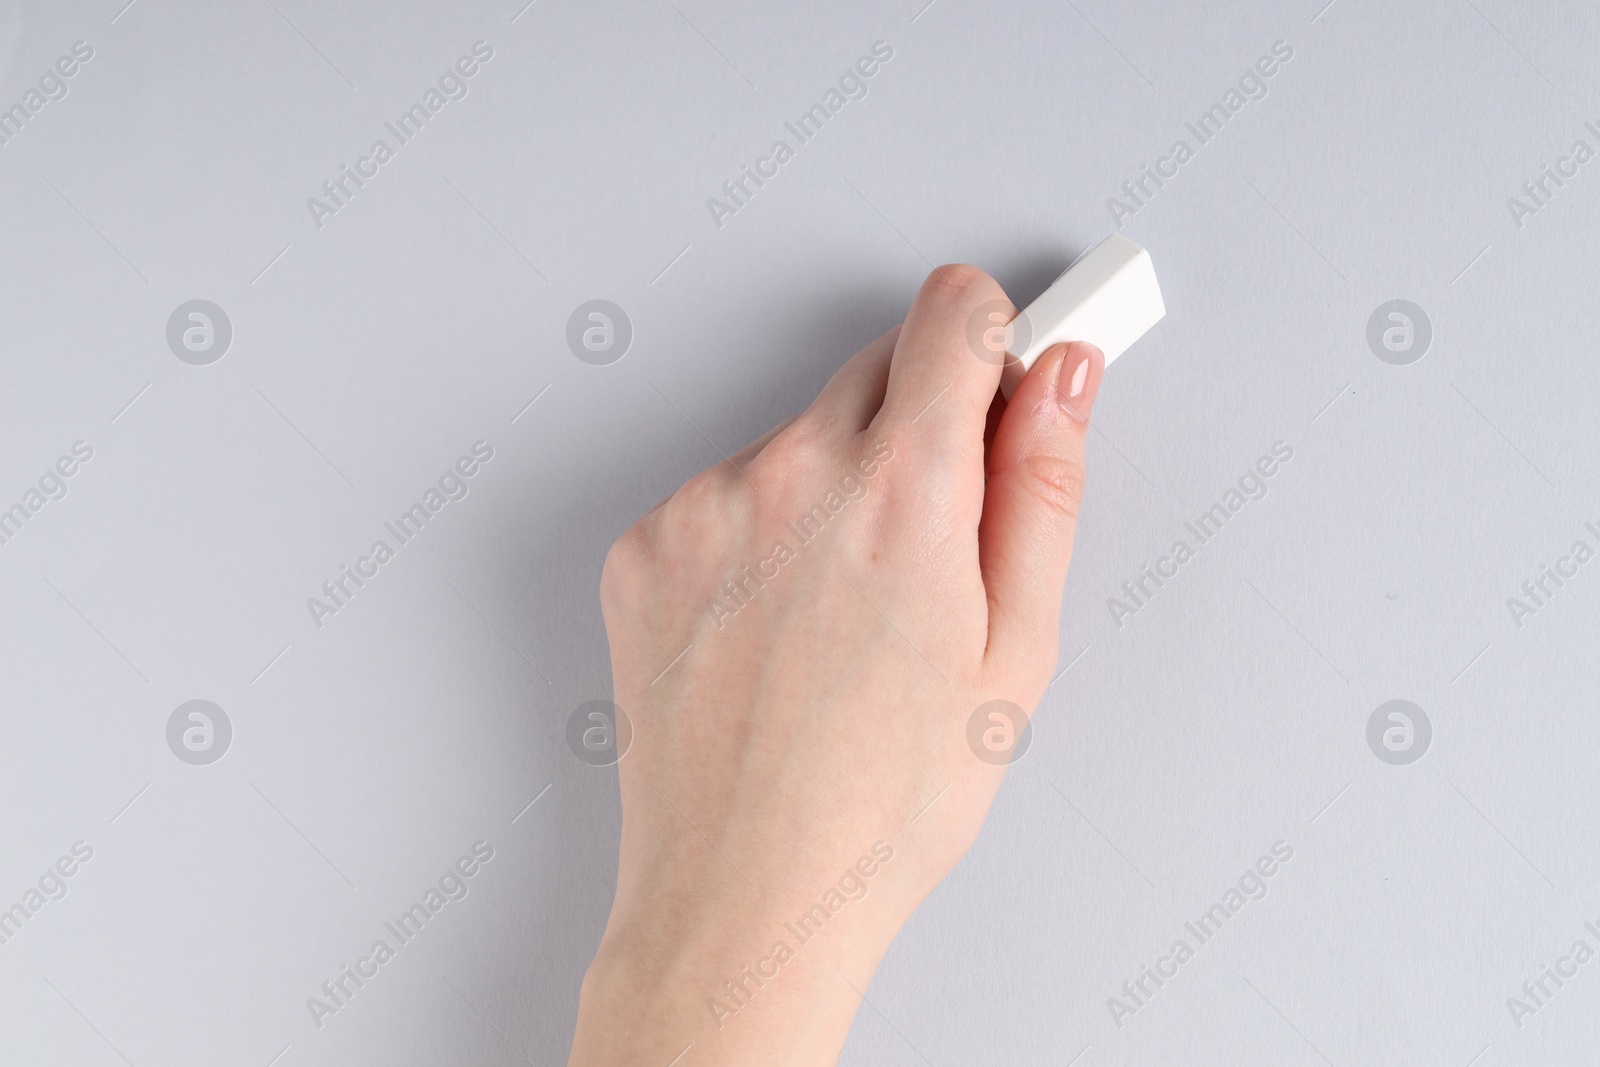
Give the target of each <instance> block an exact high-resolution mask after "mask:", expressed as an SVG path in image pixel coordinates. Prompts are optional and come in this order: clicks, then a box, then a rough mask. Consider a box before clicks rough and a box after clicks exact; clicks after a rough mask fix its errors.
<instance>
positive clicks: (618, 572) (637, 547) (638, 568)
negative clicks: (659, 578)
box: [600, 520, 650, 603]
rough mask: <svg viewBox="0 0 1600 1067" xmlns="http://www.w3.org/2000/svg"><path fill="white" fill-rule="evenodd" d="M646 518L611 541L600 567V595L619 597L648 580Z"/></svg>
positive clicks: (608, 598) (611, 597)
mask: <svg viewBox="0 0 1600 1067" xmlns="http://www.w3.org/2000/svg"><path fill="white" fill-rule="evenodd" d="M646 542H647V535H646V533H645V529H644V521H643V520H640V521H639V522H636V523H634V524H633V525H632V526H630V527H628V528H627V529H626V530H624V531H623V533H622V536H621V537H618V538H617V539H616V540H615V541H613V542H611V547H610V548H609V549H607V550H606V558H605V562H604V563H603V564H602V565H601V567H600V599H601V601H602V602H603V603H604V602H612V601H617V600H618V599H619V598H622V597H625V596H626V595H627V594H628V593H629V591H631V590H633V589H636V588H638V587H639V585H640V583H641V582H642V581H644V580H645V573H646V569H647V564H648V560H649V557H650V551H649V548H648V546H647V543H646Z"/></svg>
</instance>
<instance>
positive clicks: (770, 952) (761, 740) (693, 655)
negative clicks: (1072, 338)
mask: <svg viewBox="0 0 1600 1067" xmlns="http://www.w3.org/2000/svg"><path fill="white" fill-rule="evenodd" d="M995 301H1000V302H1002V304H1001V306H1003V307H1004V308H1005V309H1006V311H1005V313H1004V315H1003V318H1001V319H1000V320H999V321H1004V319H1008V318H1009V317H1010V316H1011V315H1012V314H1014V313H1015V312H1014V309H1011V308H1010V305H1009V304H1008V303H1004V301H1005V294H1004V293H1003V292H1002V291H1001V289H1000V287H999V285H998V284H996V283H995V281H994V280H993V279H992V278H990V277H989V276H988V275H987V274H985V273H983V272H982V271H980V270H978V269H977V268H975V267H969V266H946V267H940V268H938V269H937V270H935V271H934V272H933V273H932V274H931V275H929V277H928V279H927V280H926V281H925V282H924V283H923V286H922V289H921V291H920V292H919V293H918V294H917V297H916V300H915V302H914V303H913V305H912V307H911V311H910V313H909V314H908V315H907V316H906V321H905V323H904V324H903V326H900V327H896V328H895V329H892V330H890V331H889V332H888V333H886V334H884V335H883V336H882V337H880V338H878V339H877V340H876V341H874V342H872V343H871V344H869V345H868V346H867V347H866V348H864V349H862V350H861V351H860V352H859V353H857V354H856V355H855V356H854V357H853V358H852V359H850V360H849V361H848V362H847V363H845V365H844V366H843V367H841V368H840V370H839V372H838V373H837V374H835V375H834V377H833V379H832V380H831V381H830V382H829V383H828V385H827V387H826V388H825V389H823V391H822V394H821V395H820V396H818V397H817V399H816V401H815V403H813V404H812V405H811V407H810V408H808V409H807V410H806V411H805V412H804V413H803V414H801V415H800V416H799V417H798V418H795V419H792V420H790V421H789V422H787V423H784V424H783V425H780V426H778V427H777V428H775V429H774V430H772V431H771V432H769V433H768V434H766V435H765V436H764V437H762V438H761V439H760V440H758V441H756V442H754V443H753V444H751V445H750V446H749V447H747V448H745V449H744V450H743V451H742V452H740V453H738V454H737V455H735V456H733V457H732V458H731V460H730V461H729V462H726V463H722V464H719V465H717V466H715V467H712V468H711V469H709V470H706V471H704V472H702V473H700V474H698V475H696V476H695V477H694V478H692V479H690V480H689V482H688V483H687V484H685V485H684V486H683V487H682V488H681V489H679V490H678V491H677V492H676V493H674V494H673V495H672V497H671V498H669V499H668V500H666V501H664V502H663V503H661V504H659V505H657V506H656V507H655V508H654V509H653V510H652V511H651V512H650V513H649V514H647V515H646V516H645V517H644V518H642V519H640V520H639V521H638V522H637V523H636V524H634V526H633V527H632V528H631V529H629V530H628V531H627V533H625V534H624V535H623V536H622V537H621V538H620V539H619V540H618V541H617V543H616V544H615V545H614V546H612V549H611V552H610V554H609V555H608V556H607V557H606V565H605V570H604V573H603V575H602V577H601V583H600V597H601V605H602V608H603V610H604V613H605V621H606V632H607V634H608V636H609V638H610V642H611V661H612V673H613V682H614V695H615V698H616V702H617V704H618V705H619V706H620V707H621V708H622V709H623V710H624V711H625V712H626V714H627V715H628V716H629V718H630V719H631V722H632V727H633V737H632V745H631V749H630V750H629V751H628V752H627V754H626V756H625V758H624V759H623V760H622V761H621V763H620V764H619V774H620V779H621V787H622V813H623V817H622V844H621V856H620V862H619V865H618V873H617V891H616V897H615V901H614V903H613V906H612V911H611V917H610V920H609V922H608V923H607V925H606V930H605V934H604V937H603V938H602V943H601V946H600V949H599V952H598V954H597V956H596V958H595V961H594V963H593V964H592V965H591V967H590V969H589V972H588V974H587V976H586V978H585V980H584V985H583V992H582V997H581V1003H580V1008H579V1016H578V1027H577V1033H576V1035H575V1038H574V1041H573V1048H572V1059H571V1062H572V1063H573V1064H585V1065H588V1064H594V1065H601V1064H604V1065H607V1067H610V1065H615V1064H649V1065H657V1067H665V1065H666V1064H668V1063H669V1062H673V1058H674V1057H675V1056H678V1055H680V1053H682V1052H683V1051H684V1049H685V1046H689V1051H688V1052H687V1054H685V1055H684V1056H683V1058H682V1059H681V1060H680V1061H677V1062H678V1063H681V1064H682V1065H683V1067H688V1065H690V1064H695V1065H700V1064H736V1063H737V1064H750V1063H761V1064H771V1065H776V1064H826V1063H833V1062H834V1061H835V1060H836V1059H837V1056H838V1053H839V1049H840V1048H841V1046H842V1045H843V1043H844V1039H845V1036H846V1033H847V1032H848V1030H849V1026H850V1020H851V1018H852V1017H853V1016H854V1013H855V1009H856V1007H857V1006H858V1004H859V1002H860V999H861V994H862V993H863V992H864V991H865V990H866V988H867V985H868V983H869V982H870V981H871V978H872V974H873V972H874V970H875V969H876V967H877V965H878V962H879V960H880V959H881V958H882V955H883V953H884V951H885V950H886V949H887V948H888V946H889V943H890V941H892V940H893V938H894V935H895V933H896V932H897V931H898V930H899V929H900V927H901V926H902V925H903V924H904V923H905V921H906V920H907V919H908V918H909V917H910V915H911V913H912V911H913V910H915V908H916V907H917V905H918V903H919V902H920V901H921V900H922V899H923V897H925V896H926V895H927V894H928V893H929V892H930V891H931V890H932V889H933V887H934V886H935V885H936V884H937V883H938V882H939V880H940V879H941V878H943V877H944V875H945V874H946V873H948V872H949V870H950V869H951V868H952V867H953V866H954V865H955V863H956V862H957V861H958V860H959V859H960V858H961V856H962V855H963V854H964V853H965V852H966V850H967V849H968V848H969V847H970V846H971V844H972V842H973V840H974V838H975V837H976V835H977V833H978V830H979V828H980V827H981V825H982V823H983V819H984V817H985V815H986V813H987V812H988V809H989V805H990V803H991V801H992V800H993V798H994V795H995V791H996V790H997V789H998V788H999V785H1000V780H1001V777H1002V776H1003V774H1004V767H1003V766H997V765H995V764H993V763H990V762H986V761H985V760H983V759H980V758H978V757H977V756H976V755H975V753H974V750H973V749H972V747H970V746H969V742H968V722H969V719H971V718H972V717H973V715H974V712H975V711H976V710H977V709H978V708H979V707H980V705H984V704H986V703H988V702H990V701H995V700H1003V701H1009V702H1010V703H1011V704H1013V705H1016V706H1017V707H1019V708H1020V709H1021V712H1022V713H1023V714H1031V713H1032V710H1033V708H1034V706H1035V705H1036V704H1037V703H1038V701H1039V699H1040V697H1041V696H1042V695H1043V694H1044V691H1045V687H1046V686H1047V685H1048V684H1049V681H1050V678H1051V674H1052V671H1053V670H1054V667H1055V663H1056V656H1057V650H1058V642H1057V626H1058V621H1059V615H1060V603H1061V593H1062V587H1063V585H1064V583H1065V581H1066V575H1067V564H1068V561H1069V559H1070V558H1071V555H1072V539H1073V527H1074V523H1075V520H1076V516H1077V510H1078V505H1079V501H1080V500H1081V499H1082V491H1083V456H1084V437H1085V434H1086V432H1087V422H1086V419H1087V416H1088V414H1089V409H1090V406H1091V405H1092V403H1093V402H1094V397H1095V393H1096V390H1097V389H1098V388H1099V384H1100V378H1101V374H1102V371H1103V368H1104V360H1103V358H1102V357H1101V354H1100V352H1099V351H1098V350H1097V349H1095V348H1093V347H1092V346H1089V345H1084V344H1074V345H1063V346H1057V347H1055V348H1053V349H1051V350H1049V351H1047V352H1046V353H1045V354H1044V355H1043V356H1042V357H1041V358H1040V359H1039V361H1038V362H1037V363H1036V364H1035V365H1034V367H1033V368H1032V369H1031V370H1030V372H1029V373H1028V375H1027V376H1026V378H1025V379H1024V380H1023V382H1022V384H1021V385H1020V386H1019V387H1018V389H1017V391H1016V393H1015V395H1014V396H1013V398H1012V400H1011V402H1010V404H1009V405H1006V404H1003V402H1002V401H1000V400H998V399H997V396H996V388H997V386H998V384H999V381H1000V371H1001V365H1000V355H999V353H998V352H992V351H991V352H984V351H977V352H975V351H974V350H973V348H972V346H971V345H970V344H969V341H968V336H969V323H970V322H972V321H973V320H974V319H975V317H980V316H982V315H984V314H985V313H987V312H989V311H991V310H992V308H986V307H985V305H986V304H992V303H993V302H995ZM986 428H990V429H992V440H989V441H988V442H987V443H986ZM981 726H982V728H983V729H1000V730H1002V733H1003V732H1004V731H1003V726H1004V720H1003V719H998V720H992V721H991V720H988V719H985V720H984V721H983V722H982V723H981ZM913 820H915V821H913Z"/></svg>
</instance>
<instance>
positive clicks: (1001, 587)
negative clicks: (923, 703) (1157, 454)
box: [978, 341, 1105, 666]
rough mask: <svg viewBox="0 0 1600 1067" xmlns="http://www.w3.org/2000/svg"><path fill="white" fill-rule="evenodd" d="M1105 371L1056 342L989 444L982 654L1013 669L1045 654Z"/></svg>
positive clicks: (1078, 347) (1100, 363) (1079, 345)
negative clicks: (986, 618)
mask: <svg viewBox="0 0 1600 1067" xmlns="http://www.w3.org/2000/svg"><path fill="white" fill-rule="evenodd" d="M1104 373H1105V357H1104V356H1103V355H1102V354H1101V352H1100V350H1099V349H1098V348H1096V347H1095V346H1094V345H1091V344H1087V343H1085V342H1081V341H1077V342H1073V343H1071V344H1064V345H1056V346H1054V347H1053V348H1050V349H1047V350H1046V351H1045V352H1044V354H1043V355H1041V356H1040V357H1039V360H1038V362H1036V363H1035V364H1034V365H1033V367H1032V368H1031V369H1030V370H1029V371H1028V374H1027V375H1026V376H1025V377H1024V378H1023V379H1022V383H1021V384H1020V385H1018V386H1017V390H1016V392H1015V393H1013V394H1012V397H1011V402H1010V403H1009V404H1007V405H1006V409H1005V412H1004V414H1002V415H1001V417H1000V425H999V426H998V427H997V428H996V430H995V435H994V443H993V445H992V446H991V447H990V449H989V478H988V485H987V487H986V488H985V490H984V499H983V521H982V522H981V524H980V525H979V528H978V551H979V559H980V561H981V564H982V568H983V577H984V584H985V587H986V589H987V592H988V597H989V649H988V653H989V657H990V659H991V660H993V661H996V662H999V663H1002V664H1016V665H1019V666H1020V665H1022V664H1025V663H1028V662H1030V661H1033V660H1036V659H1037V658H1038V657H1039V656H1042V655H1045V654H1047V653H1046V651H1045V650H1049V651H1054V650H1055V648H1056V643H1057V628H1058V626H1059V624H1060V621H1061V592H1062V589H1063V588H1064V587H1065V586H1066V582H1067V564H1068V563H1069V562H1070V561H1071V559H1072V539H1073V533H1074V530H1075V529H1076V527H1077V520H1078V505H1079V504H1080V503H1081V501H1082V500H1083V477H1084V468H1083V457H1084V443H1085V440H1086V438H1087V436H1088V432H1089V410H1090V408H1091V407H1092V406H1093V404H1094V398H1095V394H1096V393H1097V392H1098V391H1099V389H1100V378H1101V376H1102V375H1103V374H1104Z"/></svg>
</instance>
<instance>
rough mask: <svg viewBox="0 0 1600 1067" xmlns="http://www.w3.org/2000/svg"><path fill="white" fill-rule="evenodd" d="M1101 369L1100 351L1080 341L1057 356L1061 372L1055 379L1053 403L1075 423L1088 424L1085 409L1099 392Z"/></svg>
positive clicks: (1102, 364)
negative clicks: (1054, 398) (1059, 359)
mask: <svg viewBox="0 0 1600 1067" xmlns="http://www.w3.org/2000/svg"><path fill="white" fill-rule="evenodd" d="M1105 366H1106V361H1105V357H1104V356H1102V355H1101V354H1100V350H1099V349H1098V348H1096V347H1095V346H1094V345H1091V344H1089V343H1087V342H1084V341H1077V342H1074V343H1072V344H1070V345H1068V346H1067V351H1066V354H1065V355H1063V356H1062V357H1061V370H1060V372H1059V374H1058V375H1057V376H1056V402H1057V403H1058V404H1060V405H1061V409H1062V410H1063V411H1065V412H1066V413H1067V414H1068V415H1070V416H1072V418H1074V419H1076V420H1077V421H1079V422H1088V421H1089V409H1090V408H1092V407H1094V398H1095V394H1096V393H1098V392H1099V391H1100V376H1101V374H1103V373H1104V371H1105Z"/></svg>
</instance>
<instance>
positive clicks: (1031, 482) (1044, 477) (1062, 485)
mask: <svg viewBox="0 0 1600 1067" xmlns="http://www.w3.org/2000/svg"><path fill="white" fill-rule="evenodd" d="M1017 473H1018V475H1019V480H1020V482H1021V485H1022V488H1023V489H1025V490H1026V491H1027V492H1028V493H1030V494H1032V495H1033V497H1034V498H1035V499H1037V500H1039V501H1040V502H1041V503H1043V504H1044V505H1045V507H1047V508H1049V509H1050V510H1051V511H1053V512H1056V513H1057V514H1060V515H1061V516H1063V517H1064V518H1066V519H1069V520H1070V519H1076V518H1077V517H1078V509H1079V508H1080V507H1081V506H1082V504H1083V486H1084V470H1083V462H1082V461H1081V460H1077V459H1067V458H1065V457H1063V456H1052V455H1048V454H1046V453H1042V452H1035V453H1033V454H1031V455H1027V456H1024V457H1022V459H1021V460H1019V461H1018V462H1017Z"/></svg>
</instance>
